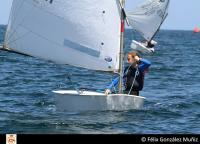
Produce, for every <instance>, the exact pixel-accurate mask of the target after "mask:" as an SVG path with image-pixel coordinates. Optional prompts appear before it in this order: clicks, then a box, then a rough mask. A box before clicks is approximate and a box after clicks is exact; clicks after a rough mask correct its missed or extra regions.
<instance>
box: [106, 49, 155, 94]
mask: <svg viewBox="0 0 200 144" xmlns="http://www.w3.org/2000/svg"><path fill="white" fill-rule="evenodd" d="M127 62H128V64H129V66H127V67H126V68H125V70H124V76H123V84H124V86H125V90H124V93H125V94H130V95H137V96H138V95H139V91H141V90H142V89H143V86H144V76H145V73H146V72H147V70H148V68H149V67H150V65H151V62H150V61H148V60H145V59H142V58H140V57H139V55H138V54H137V53H136V52H130V53H128V57H127ZM118 82H119V77H117V78H115V79H114V80H113V81H112V83H111V84H110V85H109V86H108V87H107V89H106V90H105V94H106V95H108V94H110V93H111V91H112V88H113V87H115V86H116V85H117V84H118Z"/></svg>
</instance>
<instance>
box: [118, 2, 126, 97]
mask: <svg viewBox="0 0 200 144" xmlns="http://www.w3.org/2000/svg"><path fill="white" fill-rule="evenodd" d="M120 3H121V36H120V55H119V58H120V60H119V74H120V77H119V93H120V94H122V93H123V60H124V28H125V24H124V23H125V13H124V5H125V0H120Z"/></svg>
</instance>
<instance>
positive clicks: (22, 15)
mask: <svg viewBox="0 0 200 144" xmlns="http://www.w3.org/2000/svg"><path fill="white" fill-rule="evenodd" d="M12 7H13V8H12V12H11V15H10V21H9V23H8V28H7V32H6V38H5V44H7V45H8V47H9V48H12V50H13V51H18V52H21V53H24V54H27V55H31V56H34V57H38V58H42V59H45V60H50V61H53V62H56V63H62V64H70V65H73V66H77V67H83V68H87V69H93V70H102V71H116V70H117V69H119V51H120V10H119V3H118V0H112V1H107V0H101V1H99V0H92V1H91V0H81V1H79V0H68V1H66V0H54V1H52V3H50V1H45V0H44V1H41V0H25V1H24V0H13V5H12Z"/></svg>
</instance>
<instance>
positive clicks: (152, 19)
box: [127, 0, 170, 41]
mask: <svg viewBox="0 0 200 144" xmlns="http://www.w3.org/2000/svg"><path fill="white" fill-rule="evenodd" d="M169 2H170V0H146V1H145V2H144V3H143V4H141V5H140V6H138V7H137V8H136V9H135V10H133V11H131V12H127V17H128V20H129V23H130V25H131V27H132V28H133V29H134V30H136V31H137V32H139V33H140V34H141V35H142V37H143V38H144V39H146V40H148V41H150V40H151V39H152V38H153V37H154V36H155V34H156V33H157V32H158V30H159V29H160V27H161V25H162V23H163V22H164V20H165V19H166V17H167V15H168V7H169Z"/></svg>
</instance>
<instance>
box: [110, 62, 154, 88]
mask: <svg viewBox="0 0 200 144" xmlns="http://www.w3.org/2000/svg"><path fill="white" fill-rule="evenodd" d="M140 62H141V63H140V65H139V66H138V69H139V71H141V72H144V71H145V70H147V69H148V68H149V67H150V66H151V62H150V61H148V60H146V59H140ZM124 76H125V75H124ZM124 76H123V78H124ZM118 82H119V77H117V78H115V79H114V80H113V81H112V83H111V84H110V85H109V86H108V87H107V89H112V87H115V86H116V85H117V84H118Z"/></svg>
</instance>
